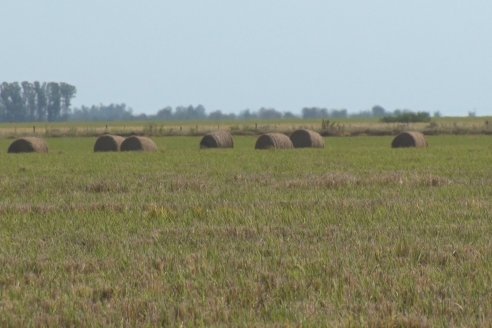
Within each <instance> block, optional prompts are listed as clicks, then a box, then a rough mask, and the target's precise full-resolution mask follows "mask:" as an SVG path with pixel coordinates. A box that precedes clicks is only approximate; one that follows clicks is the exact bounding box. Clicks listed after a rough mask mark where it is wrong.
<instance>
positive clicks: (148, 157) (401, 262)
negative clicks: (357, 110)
mask: <svg viewBox="0 0 492 328" xmlns="http://www.w3.org/2000/svg"><path fill="white" fill-rule="evenodd" d="M78 127H79V126H77V128H78ZM3 128H6V127H3ZM8 128H10V126H9V127H8ZM18 128H20V126H18ZM154 140H155V141H156V143H157V144H158V146H159V149H160V150H159V151H158V152H157V153H107V154H101V153H97V154H95V153H92V147H93V143H94V141H95V138H79V137H73V138H48V139H47V141H48V144H49V147H50V153H49V154H44V155H43V154H17V155H12V154H7V153H6V150H7V147H8V145H9V143H10V142H12V140H11V139H6V138H2V139H0V150H1V151H0V326H13V327H17V326H155V325H164V326H272V325H279V326H283V325H290V326H298V325H299V326H326V325H328V326H375V327H380V326H389V327H399V326H429V327H434V326H486V325H487V324H489V323H490V322H491V321H492V307H491V306H490V305H489V304H490V300H491V299H492V238H491V236H492V220H491V218H492V216H491V214H490V213H492V203H491V199H492V169H491V164H490V163H492V136H428V141H429V144H430V147H429V148H427V149H391V148H390V147H389V145H390V143H391V140H392V137H390V136H382V137H354V138H340V137H329V138H326V139H325V140H326V148H325V149H321V150H320V149H317V150H314V149H296V150H285V151H255V150H254V149H253V147H254V142H255V140H256V137H254V136H239V137H236V138H235V142H236V147H235V148H234V149H232V150H199V149H198V143H199V140H200V138H199V137H155V138H154Z"/></svg>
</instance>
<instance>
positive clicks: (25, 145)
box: [8, 137, 48, 153]
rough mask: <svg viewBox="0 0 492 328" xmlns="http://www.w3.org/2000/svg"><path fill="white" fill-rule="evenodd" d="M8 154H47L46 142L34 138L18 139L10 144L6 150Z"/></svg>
mask: <svg viewBox="0 0 492 328" xmlns="http://www.w3.org/2000/svg"><path fill="white" fill-rule="evenodd" d="M8 152H9V153H47V152H48V145H47V144H46V141H44V140H43V139H41V138H36V137H26V138H19V139H16V140H15V141H14V142H12V143H11V144H10V146H9V149H8Z"/></svg>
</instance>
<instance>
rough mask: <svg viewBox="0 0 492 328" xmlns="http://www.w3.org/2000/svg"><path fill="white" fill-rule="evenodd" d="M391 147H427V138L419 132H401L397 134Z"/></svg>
mask: <svg viewBox="0 0 492 328" xmlns="http://www.w3.org/2000/svg"><path fill="white" fill-rule="evenodd" d="M391 147H392V148H402V147H417V148H424V147H427V140H425V136H424V135H423V134H422V133H420V132H415V131H412V132H402V133H400V134H399V135H397V136H396V137H395V138H394V139H393V142H392V143H391Z"/></svg>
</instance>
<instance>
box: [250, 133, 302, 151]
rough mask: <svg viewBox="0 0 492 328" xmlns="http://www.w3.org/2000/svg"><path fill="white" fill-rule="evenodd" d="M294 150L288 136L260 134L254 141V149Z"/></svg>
mask: <svg viewBox="0 0 492 328" xmlns="http://www.w3.org/2000/svg"><path fill="white" fill-rule="evenodd" d="M290 148H294V145H293V144H292V141H291V140H290V138H289V137H288V136H286V135H285V134H282V133H266V134H262V135H261V136H259V137H258V139H257V140H256V145H255V149H290Z"/></svg>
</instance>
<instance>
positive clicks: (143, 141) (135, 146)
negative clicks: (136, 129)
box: [120, 136, 157, 152]
mask: <svg viewBox="0 0 492 328" xmlns="http://www.w3.org/2000/svg"><path fill="white" fill-rule="evenodd" d="M120 150H121V151H149V152H151V151H157V146H156V144H155V143H154V141H152V140H151V139H149V138H147V137H139V136H131V137H128V138H126V139H125V140H124V141H123V142H122V143H121V147H120Z"/></svg>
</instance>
